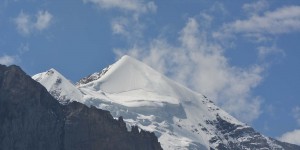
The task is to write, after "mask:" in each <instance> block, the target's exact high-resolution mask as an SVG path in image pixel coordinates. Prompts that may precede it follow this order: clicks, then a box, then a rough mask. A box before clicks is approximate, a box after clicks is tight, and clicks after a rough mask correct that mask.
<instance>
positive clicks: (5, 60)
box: [0, 55, 17, 65]
mask: <svg viewBox="0 0 300 150" xmlns="http://www.w3.org/2000/svg"><path fill="white" fill-rule="evenodd" d="M16 62H17V59H16V57H15V56H9V55H3V56H0V64H2V65H12V64H15V63H16Z"/></svg>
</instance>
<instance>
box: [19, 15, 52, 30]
mask: <svg viewBox="0 0 300 150" xmlns="http://www.w3.org/2000/svg"><path fill="white" fill-rule="evenodd" d="M52 20H53V15H52V14H51V13H49V12H48V11H38V13H37V14H36V15H35V17H33V16H31V15H29V14H27V13H25V12H23V11H21V12H20V13H19V15H18V16H17V17H16V18H15V19H14V23H15V24H16V27H17V30H18V31H19V32H20V33H21V34H22V35H30V34H31V33H32V32H34V31H42V30H45V29H47V28H48V27H49V25H50V24H51V22H52Z"/></svg>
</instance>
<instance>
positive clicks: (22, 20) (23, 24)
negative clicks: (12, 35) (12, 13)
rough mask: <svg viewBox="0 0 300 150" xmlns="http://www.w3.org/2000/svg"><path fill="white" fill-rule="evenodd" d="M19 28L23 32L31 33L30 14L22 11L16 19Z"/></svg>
mask: <svg viewBox="0 0 300 150" xmlns="http://www.w3.org/2000/svg"><path fill="white" fill-rule="evenodd" d="M14 21H15V23H16V25H17V29H18V31H19V32H20V33H22V34H29V33H30V30H31V20H30V16H29V15H28V14H26V13H24V12H23V11H21V12H20V14H19V15H18V17H17V18H15V19H14Z"/></svg>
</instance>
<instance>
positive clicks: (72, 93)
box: [32, 68, 83, 103]
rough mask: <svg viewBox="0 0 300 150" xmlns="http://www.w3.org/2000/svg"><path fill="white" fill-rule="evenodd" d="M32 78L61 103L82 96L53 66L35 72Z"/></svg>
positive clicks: (79, 98)
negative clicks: (41, 71) (37, 72)
mask: <svg viewBox="0 0 300 150" xmlns="http://www.w3.org/2000/svg"><path fill="white" fill-rule="evenodd" d="M32 78H33V79H34V80H36V81H38V82H40V83H41V84H42V85H43V86H44V87H45V88H46V89H47V90H48V91H49V92H50V94H51V95H52V96H54V97H55V98H56V99H58V100H59V101H60V102H61V103H66V102H68V101H74V100H77V101H80V100H81V99H82V97H83V95H82V94H81V92H80V91H79V90H78V89H77V88H76V87H75V86H74V85H73V84H72V83H71V82H70V81H69V80H67V79H66V78H65V77H64V76H63V75H61V74H60V73H59V72H58V71H56V70H55V69H53V68H52V69H50V70H48V71H46V72H43V73H39V74H36V75H34V76H32Z"/></svg>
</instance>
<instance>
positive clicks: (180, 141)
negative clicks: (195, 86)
mask: <svg viewBox="0 0 300 150" xmlns="http://www.w3.org/2000/svg"><path fill="white" fill-rule="evenodd" d="M33 78H34V79H35V80H37V81H38V82H40V83H41V84H43V85H44V86H45V87H46V88H47V90H48V91H49V92H50V93H54V96H56V97H58V98H61V99H60V100H62V101H63V100H65V99H71V100H76V101H79V102H81V103H84V104H86V105H88V106H90V105H93V106H96V107H97V108H101V109H105V110H109V111H110V112H111V113H112V115H113V116H114V117H116V118H117V117H119V116H123V118H124V120H125V121H126V122H127V123H128V124H130V125H138V126H139V127H140V128H142V129H144V130H148V131H152V132H155V134H156V135H157V136H158V138H159V141H160V142H161V144H162V147H163V149H167V150H168V149H170V150H175V149H179V150H183V149H210V148H213V149H219V148H222V147H225V148H224V149H226V147H227V149H234V148H235V147H232V146H239V145H243V146H244V145H247V144H248V143H253V141H255V139H257V138H259V141H268V142H270V140H269V139H268V138H266V137H263V136H261V135H260V134H258V133H257V132H255V131H254V130H253V129H252V128H251V127H249V126H247V125H246V124H244V123H242V122H240V121H238V120H237V119H235V118H234V117H232V116H231V115H229V114H228V113H226V112H225V111H223V110H222V109H221V108H219V107H217V106H216V105H215V104H214V103H213V102H212V101H210V100H209V99H207V98H206V97H205V96H203V95H202V94H199V93H196V92H194V91H192V90H190V89H188V88H186V87H184V86H182V85H180V84H178V83H176V82H175V81H173V80H171V79H169V78H167V77H166V76H164V75H162V74H160V73H159V72H157V71H155V70H154V69H152V68H151V67H149V66H147V65H146V64H144V63H142V62H140V61H139V60H136V59H134V58H132V57H130V56H123V57H122V58H121V59H120V60H118V61H117V62H116V63H114V64H112V65H111V66H110V67H108V68H106V69H104V70H103V71H101V72H99V73H97V72H96V73H94V74H92V75H90V76H88V77H86V78H83V79H82V80H80V81H79V82H78V84H77V85H76V86H75V85H73V84H72V83H71V82H69V81H68V80H67V79H65V77H63V76H62V75H61V74H60V73H58V72H57V71H55V70H54V69H51V70H49V71H47V72H44V73H41V74H37V75H35V76H33ZM58 79H61V81H62V82H61V83H60V84H57V80H58ZM53 91H55V92H53ZM56 91H59V92H56ZM57 93H58V94H57ZM55 94H57V95H55ZM239 133H243V134H239ZM255 144H256V146H257V145H258V146H257V147H255V146H254V147H252V148H249V149H260V148H261V147H262V149H263V148H267V149H268V147H265V146H268V144H267V145H264V144H261V146H260V145H259V144H260V143H258V144H257V143H255ZM255 144H254V145H255ZM272 144H273V145H276V144H275V143H272ZM269 145H270V144H269ZM277 146H278V145H277ZM269 147H270V146H269ZM278 147H279V148H280V146H278Z"/></svg>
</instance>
